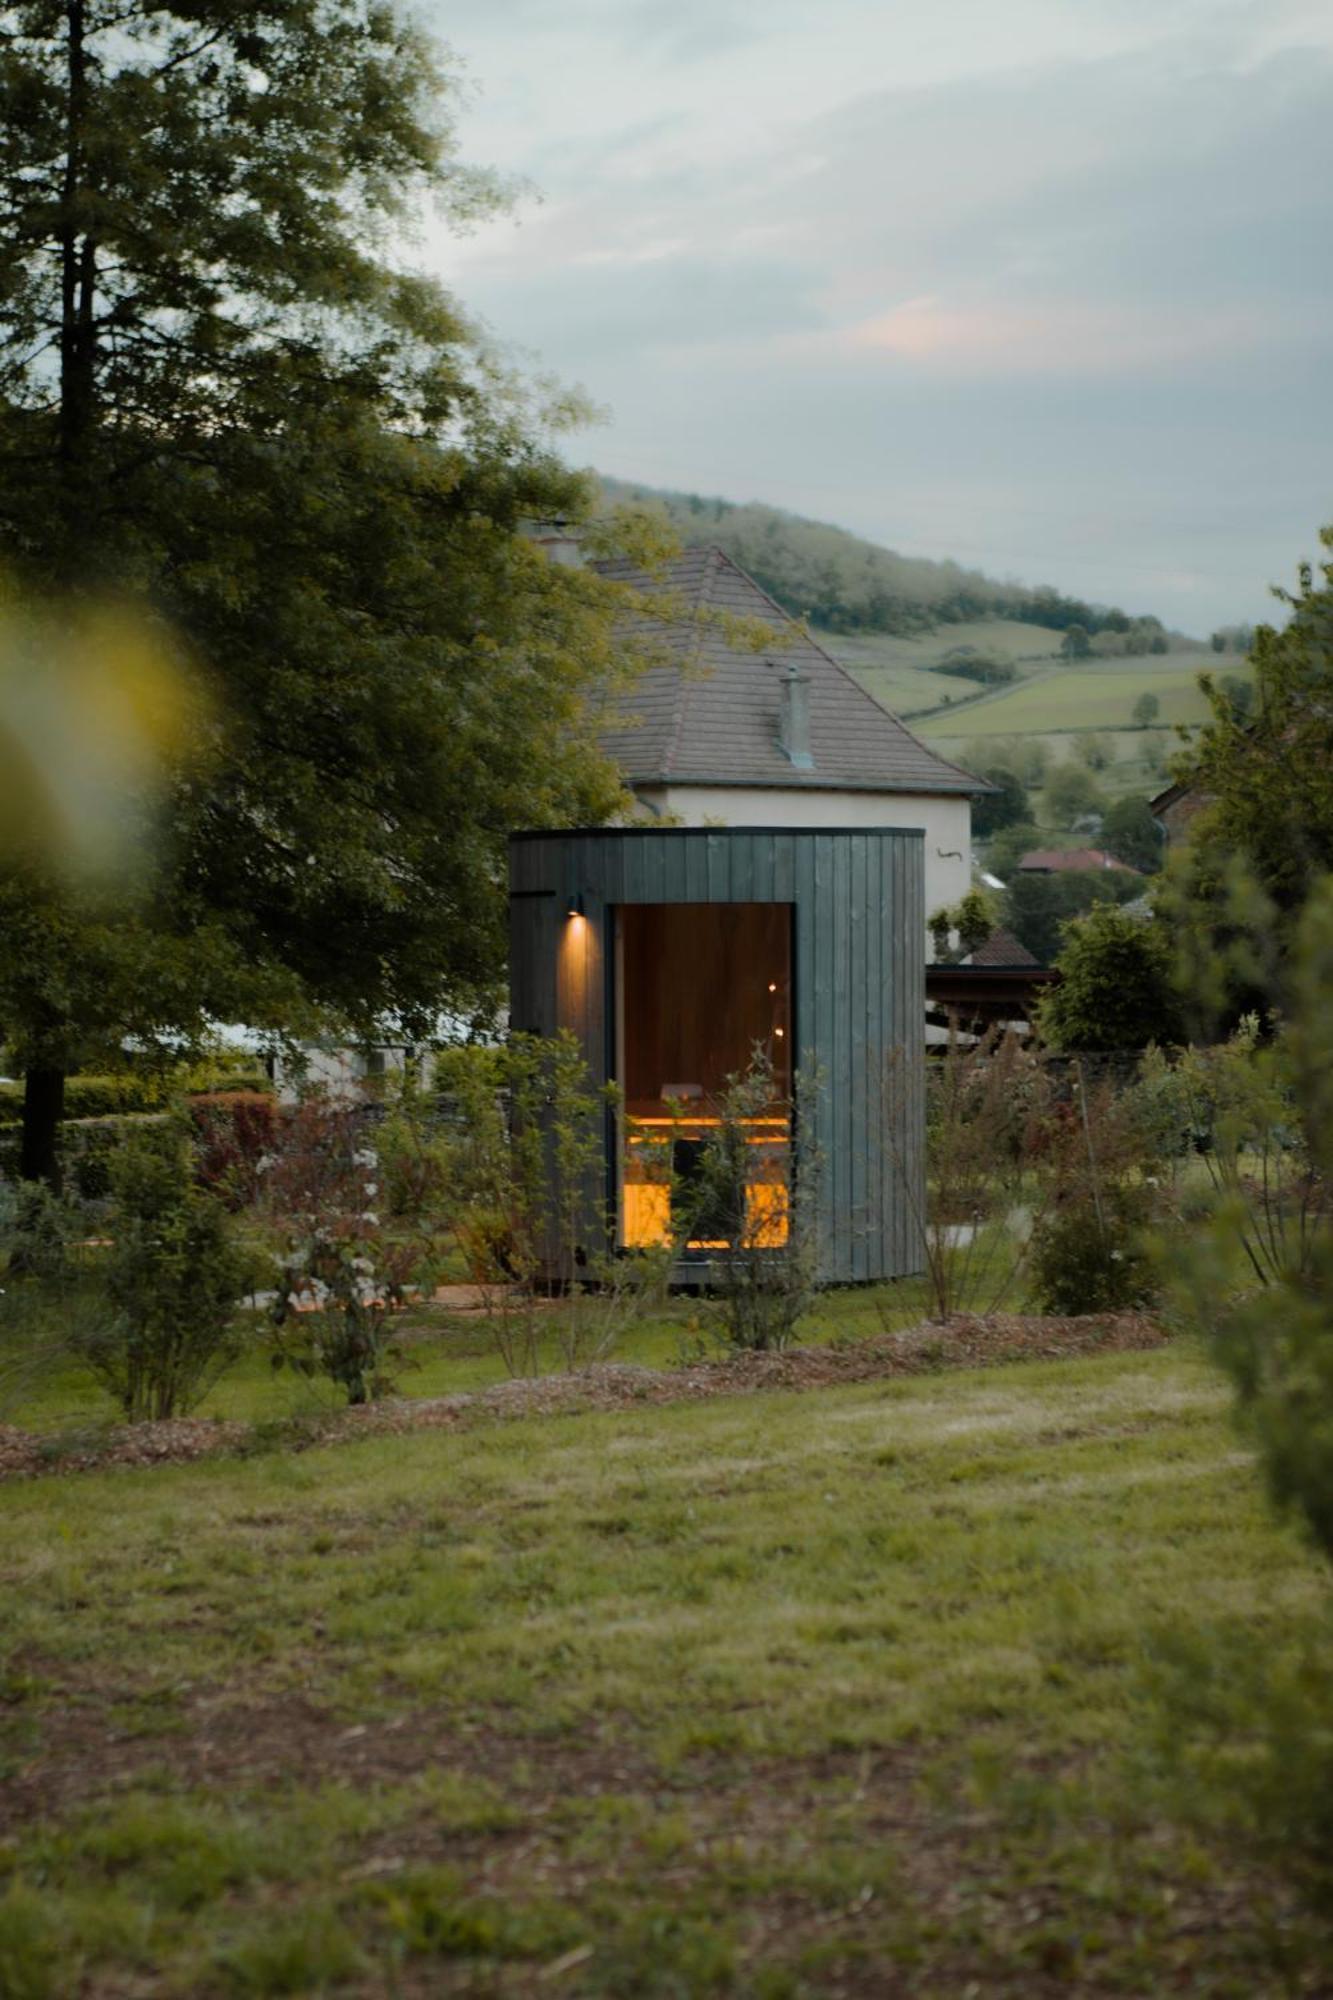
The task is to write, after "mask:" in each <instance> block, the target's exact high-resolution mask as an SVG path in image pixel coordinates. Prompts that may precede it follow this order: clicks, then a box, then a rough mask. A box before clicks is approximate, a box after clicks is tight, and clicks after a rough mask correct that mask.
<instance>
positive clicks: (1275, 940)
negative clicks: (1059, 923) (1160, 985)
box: [1163, 528, 1333, 1025]
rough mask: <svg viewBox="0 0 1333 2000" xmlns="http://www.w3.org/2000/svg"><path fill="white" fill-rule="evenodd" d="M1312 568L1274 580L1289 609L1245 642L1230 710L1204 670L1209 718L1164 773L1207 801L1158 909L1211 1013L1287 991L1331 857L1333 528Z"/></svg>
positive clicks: (1264, 1001) (1209, 1016) (1186, 975)
mask: <svg viewBox="0 0 1333 2000" xmlns="http://www.w3.org/2000/svg"><path fill="white" fill-rule="evenodd" d="M1322 541H1323V544H1324V547H1325V550H1326V551H1328V552H1329V555H1328V559H1327V560H1325V561H1324V562H1323V563H1322V564H1321V566H1320V568H1319V570H1318V572H1316V571H1315V570H1313V569H1312V568H1311V567H1310V566H1309V565H1306V566H1303V567H1302V569H1301V571H1300V576H1299V584H1298V588H1297V590H1296V591H1295V592H1294V593H1287V592H1279V593H1278V594H1279V596H1280V597H1281V598H1282V601H1283V602H1284V603H1285V604H1286V605H1287V607H1288V611H1289V617H1288V620H1287V623H1286V624H1285V626H1283V627H1282V628H1281V629H1280V630H1279V629H1277V628H1275V627H1273V626H1267V625H1265V626H1261V627H1260V629H1259V631H1258V633H1257V635H1256V637H1255V641H1254V646H1253V650H1252V653H1251V660H1252V663H1253V667H1254V682H1253V689H1254V693H1253V702H1252V706H1251V708H1250V710H1249V712H1248V714H1243V713H1241V712H1240V711H1239V710H1238V708H1237V706H1236V704H1235V702H1234V701H1233V699H1232V694H1231V691H1230V689H1229V688H1228V687H1226V686H1225V685H1219V684H1218V683H1216V682H1214V681H1213V679H1212V677H1211V676H1207V675H1205V676H1203V677H1202V678H1201V685H1202V687H1203V689H1204V692H1205V693H1206V695H1207V696H1208V700H1209V705H1210V709H1211V716H1210V719H1209V721H1208V723H1207V724H1206V725H1205V727H1204V728H1203V730H1202V731H1201V732H1200V734H1199V736H1198V737H1197V738H1196V739H1195V742H1194V743H1193V744H1192V745H1191V747H1190V751H1189V753H1188V755H1187V756H1186V757H1185V758H1183V759H1181V760H1180V761H1179V762H1178V764H1177V766H1176V775H1177V777H1178V778H1180V779H1182V780H1183V781H1184V782H1186V783H1187V784H1189V785H1190V786H1191V787H1192V788H1193V789H1194V790H1195V791H1196V792H1197V793H1198V794H1200V795H1201V796H1202V797H1203V798H1205V799H1206V800H1207V801H1208V804H1207V805H1206V806H1205V807H1204V808H1203V809H1202V810H1201V811H1199V812H1198V813H1197V814H1196V815H1195V817H1194V819H1193V820H1192V821H1191V823H1190V837H1189V839H1188V841H1187V843H1186V844H1185V846H1184V848H1183V849H1182V850H1181V851H1180V852H1179V853H1178V854H1176V855H1174V856H1173V857H1172V863H1171V866H1170V868H1169V870H1168V876H1167V886H1166V892H1165V896H1164V900H1163V909H1164V911H1165V912H1166V914H1167V916H1168V917H1169V920H1170V921H1171V924H1172V926H1173V929H1174V932H1175V936H1176V942H1177V948H1178V952H1179V954H1180V960H1181V977H1182V980H1183V982H1184V985H1185V987H1186V989H1187V991H1188V992H1189V994H1190V998H1191V1002H1192V1004H1193V1005H1194V1006H1195V1007H1196V1009H1197V1011H1198V1013H1199V1015H1200V1018H1201V1020H1202V1021H1203V1022H1204V1023H1205V1024H1208V1025H1216V1023H1217V1022H1218V1021H1219V1020H1223V1021H1225V1020H1227V1019H1232V1020H1234V1019H1236V1018H1238V1017H1239V1016H1240V1015H1241V1014H1243V1013H1245V1012H1246V1011H1248V1010H1249V1009H1251V1008H1254V1007H1259V1008H1261V1009H1265V1010H1266V1009H1271V1008H1273V1007H1274V1006H1278V1007H1281V1006H1283V1005H1284V1004H1285V1003H1286V1002H1287V1000H1288V999H1289V992H1288V986H1289V971H1290V964H1291V945H1292V940H1293V937H1294V935H1295V929H1296V925H1297V922H1298V920H1299V917H1300V913H1301V911H1302V910H1303V909H1304V907H1305V906H1306V904H1307V903H1308V901H1309V898H1310V895H1311V892H1312V890H1313V888H1314V885H1315V884H1316V883H1317V882H1319V881H1320V880H1321V879H1322V878H1323V876H1325V875H1326V874H1327V873H1328V872H1329V871H1330V869H1333V758H1330V756H1329V743H1330V736H1331V732H1333V529H1330V528H1326V529H1324V530H1323V533H1322Z"/></svg>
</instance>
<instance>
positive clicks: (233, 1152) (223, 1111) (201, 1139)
mask: <svg viewBox="0 0 1333 2000" xmlns="http://www.w3.org/2000/svg"><path fill="white" fill-rule="evenodd" d="M189 1112H190V1121H191V1123H192V1125H193V1127H194V1132H195V1148H196V1152H195V1160H196V1167H195V1170H196V1172H197V1174H198V1176H199V1180H200V1183H201V1185H202V1186H204V1187H206V1188H209V1189H211V1190H212V1191H213V1192H214V1193H215V1194H217V1195H219V1196H220V1197H221V1198H222V1200H223V1201H224V1202H225V1203H226V1205H227V1207H228V1208H232V1209H239V1208H247V1207H249V1205H250V1204H251V1203H252V1202H253V1201H255V1200H257V1199H258V1196H259V1192H260V1189H261V1186H262V1184H263V1171H264V1164H265V1162H266V1161H267V1160H269V1159H271V1158H272V1156H273V1154H274V1153H275V1152H276V1150H277V1146H278V1120H279V1115H280V1114H279V1110H278V1106H277V1104H276V1102H275V1101H274V1099H273V1098H272V1097H271V1096H266V1095H262V1094H261V1093H259V1092H258V1091H252V1090H210V1091H199V1092H197V1093H196V1094H195V1095H194V1096H193V1097H191V1098H190V1100H189Z"/></svg>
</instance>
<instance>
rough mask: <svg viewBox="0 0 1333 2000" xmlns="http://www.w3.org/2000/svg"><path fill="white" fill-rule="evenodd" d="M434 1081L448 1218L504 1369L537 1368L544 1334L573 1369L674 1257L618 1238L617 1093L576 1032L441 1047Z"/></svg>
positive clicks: (662, 1280) (644, 1303)
mask: <svg viewBox="0 0 1333 2000" xmlns="http://www.w3.org/2000/svg"><path fill="white" fill-rule="evenodd" d="M439 1079H440V1083H441V1085H442V1087H443V1089H444V1090H445V1092H446V1093H447V1094H448V1096H449V1098H450V1099H451V1102H452V1108H453V1114H454V1120H455V1135H456V1136H455V1138H454V1140H453V1144H452V1152H451V1164H450V1170H449V1171H450V1179H451V1184H452V1187H453V1190H454V1194H455V1207H454V1215H453V1228H454V1231H455V1234H456V1236H457V1239H458V1241H459V1244H460V1246H461V1247H462V1250H463V1253H464V1257H465V1260H466V1263H467V1268H468V1274H469V1276H470V1277H471V1279H472V1281H473V1283H474V1284H476V1285H477V1286H478V1287H479V1289H480V1291H481V1295H482V1300H483V1303H484V1306H485V1310H486V1314H487V1321H488V1324H489V1326H490V1328H491V1332H492V1336H493V1338H494V1341H495V1345H496V1350H497V1352H498V1353H499V1354H500V1356H501V1358H502V1360H503V1362H504V1365H505V1367H506V1369H507V1370H508V1371H509V1373H511V1374H523V1375H530V1374H533V1373H535V1372H537V1370H538V1368H539V1367H540V1362H541V1343H542V1336H543V1333H544V1332H545V1333H548V1334H549V1336H550V1338H551V1339H552V1341H553V1342H554V1345H555V1348H556V1351H557V1353H558V1354H559V1356H560V1359H561V1361H562V1362H563V1364H564V1365H565V1367H567V1368H576V1367H581V1366H585V1365H586V1364H587V1363H589V1362H591V1361H597V1360H601V1359H603V1358H604V1357H605V1356H606V1355H607V1354H609V1353H610V1352H611V1351H612V1349H613V1348H614V1347H615V1345H616V1344H617V1342H618V1341H619V1340H620V1339H621V1338H622V1336H623V1334H624V1332H625V1330H626V1329H627V1328H628V1326H629V1325H631V1324H632V1323H633V1322H634V1321H635V1320H636V1319H637V1318H638V1317H639V1316H640V1315H641V1314H642V1313H643V1312H644V1311H645V1310H646V1309H647V1308H648V1307H649V1306H650V1305H651V1304H652V1303H654V1302H655V1301H656V1300H658V1299H659V1298H660V1297H661V1296H662V1294H663V1292H664V1290H665V1287H666V1283H667V1280H668V1277H669V1274H670V1266H671V1261H672V1252H671V1250H670V1248H669V1246H667V1247H664V1246H657V1247H652V1248H645V1249H642V1250H631V1251H625V1252H618V1251H617V1250H616V1249H615V1247H614V1244H613V1241H612V1238H611V1232H610V1229H609V1219H608V1217H607V1214H606V1207H605V1196H604V1193H603V1177H604V1173H605V1160H606V1153H605V1147H606V1121H607V1119H608V1116H610V1115H612V1114H613V1113H614V1111H615V1108H616V1093H615V1091H614V1090H613V1089H611V1090H607V1089H603V1088H600V1087H599V1086H597V1085H596V1084H595V1083H594V1081H593V1079H592V1077H591V1075H590V1074H589V1071H588V1066H587V1063H586V1062H585V1060H584V1057H583V1054H582V1051H581V1049H580V1048H579V1045H578V1043H577V1041H576V1040H575V1038H574V1037H573V1036H572V1035H570V1034H569V1033H568V1032H562V1033H560V1034H558V1035H554V1036H549V1037H546V1036H536V1035H515V1036H513V1037H511V1039H510V1041H509V1042H508V1043H507V1044H506V1045H505V1046H504V1047H503V1048H496V1049H468V1050H457V1051H446V1053H445V1055H444V1057H442V1059H441V1065H440V1070H439ZM544 1294H545V1295H551V1294H558V1297H559V1303H558V1305H553V1306H551V1307H549V1308H548V1307H547V1306H546V1305H545V1304H544V1303H543V1295H544Z"/></svg>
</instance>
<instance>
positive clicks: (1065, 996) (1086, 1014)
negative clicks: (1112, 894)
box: [1037, 903, 1184, 1050]
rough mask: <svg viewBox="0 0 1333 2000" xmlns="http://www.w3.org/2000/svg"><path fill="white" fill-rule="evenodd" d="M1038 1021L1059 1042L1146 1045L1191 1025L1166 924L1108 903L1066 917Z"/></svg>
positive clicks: (1174, 1037) (1175, 1036)
mask: <svg viewBox="0 0 1333 2000" xmlns="http://www.w3.org/2000/svg"><path fill="white" fill-rule="evenodd" d="M1056 966H1057V968H1058V970H1059V973H1060V982H1059V984H1058V985H1057V986H1052V987H1051V988H1050V989H1049V991H1048V992H1047V993H1046V995H1045V997H1044V999H1043V1000H1042V1002H1041V1007H1040V1010H1039V1014H1038V1020H1037V1027H1038V1029H1039V1032H1040V1033H1041V1035H1042V1036H1043V1038H1044V1039H1045V1040H1046V1041H1048V1042H1049V1043H1050V1044H1051V1045H1052V1047H1053V1048H1057V1049H1067V1050H1073V1049H1142V1048H1146V1047H1147V1046H1148V1044H1149V1043H1150V1042H1157V1043H1162V1042H1175V1041H1179V1040H1180V1038H1181V1036H1182V1034H1183V1033H1184V1022H1183V1020H1182V1018H1181V1011H1180V1003H1179V1001H1178V1000H1177V998H1176V993H1175V988H1174V985H1173V983H1172V965H1171V948H1170V945H1169V944H1168V942H1167V939H1166V936H1165V934H1164V932H1163V930H1162V928H1161V926H1160V925H1158V924H1155V923H1154V922H1153V921H1152V920H1151V918H1149V919H1146V920H1145V919H1142V918H1139V917H1136V916H1135V915H1133V914H1132V913H1131V912H1130V911H1128V910H1122V909H1116V908H1115V907H1114V906H1113V905H1110V904H1105V903H1103V904H1100V905H1098V906H1097V907H1095V908H1094V909H1091V910H1089V911H1088V912H1087V913H1086V915H1084V916H1080V917H1074V918H1073V919H1071V920H1070V922H1068V923H1067V924H1066V925H1065V928H1064V941H1063V944H1062V946H1061V950H1060V956H1059V957H1058V958H1057V960H1056Z"/></svg>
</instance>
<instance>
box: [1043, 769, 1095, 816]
mask: <svg viewBox="0 0 1333 2000" xmlns="http://www.w3.org/2000/svg"><path fill="white" fill-rule="evenodd" d="M1042 798H1043V800H1044V802H1045V806H1046V810H1047V812H1048V813H1049V814H1050V816H1051V818H1052V820H1053V821H1054V822H1055V824H1056V826H1059V827H1072V826H1073V825H1074V824H1075V822H1076V821H1078V820H1080V819H1086V818H1088V817H1090V816H1091V815H1093V814H1100V813H1101V812H1102V811H1103V810H1104V808H1105V805H1106V796H1105V794H1104V792H1103V791H1102V788H1101V786H1100V785H1099V784H1098V783H1097V780H1096V779H1095V778H1094V777H1093V775H1092V772H1091V771H1090V770H1089V769H1088V768H1087V766H1086V765H1084V764H1072V763H1071V764H1058V765H1057V766H1056V768H1055V770H1053V771H1052V772H1051V775H1050V777H1049V778H1048V779H1047V780H1046V783H1045V786H1044V787H1043V791H1042Z"/></svg>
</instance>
